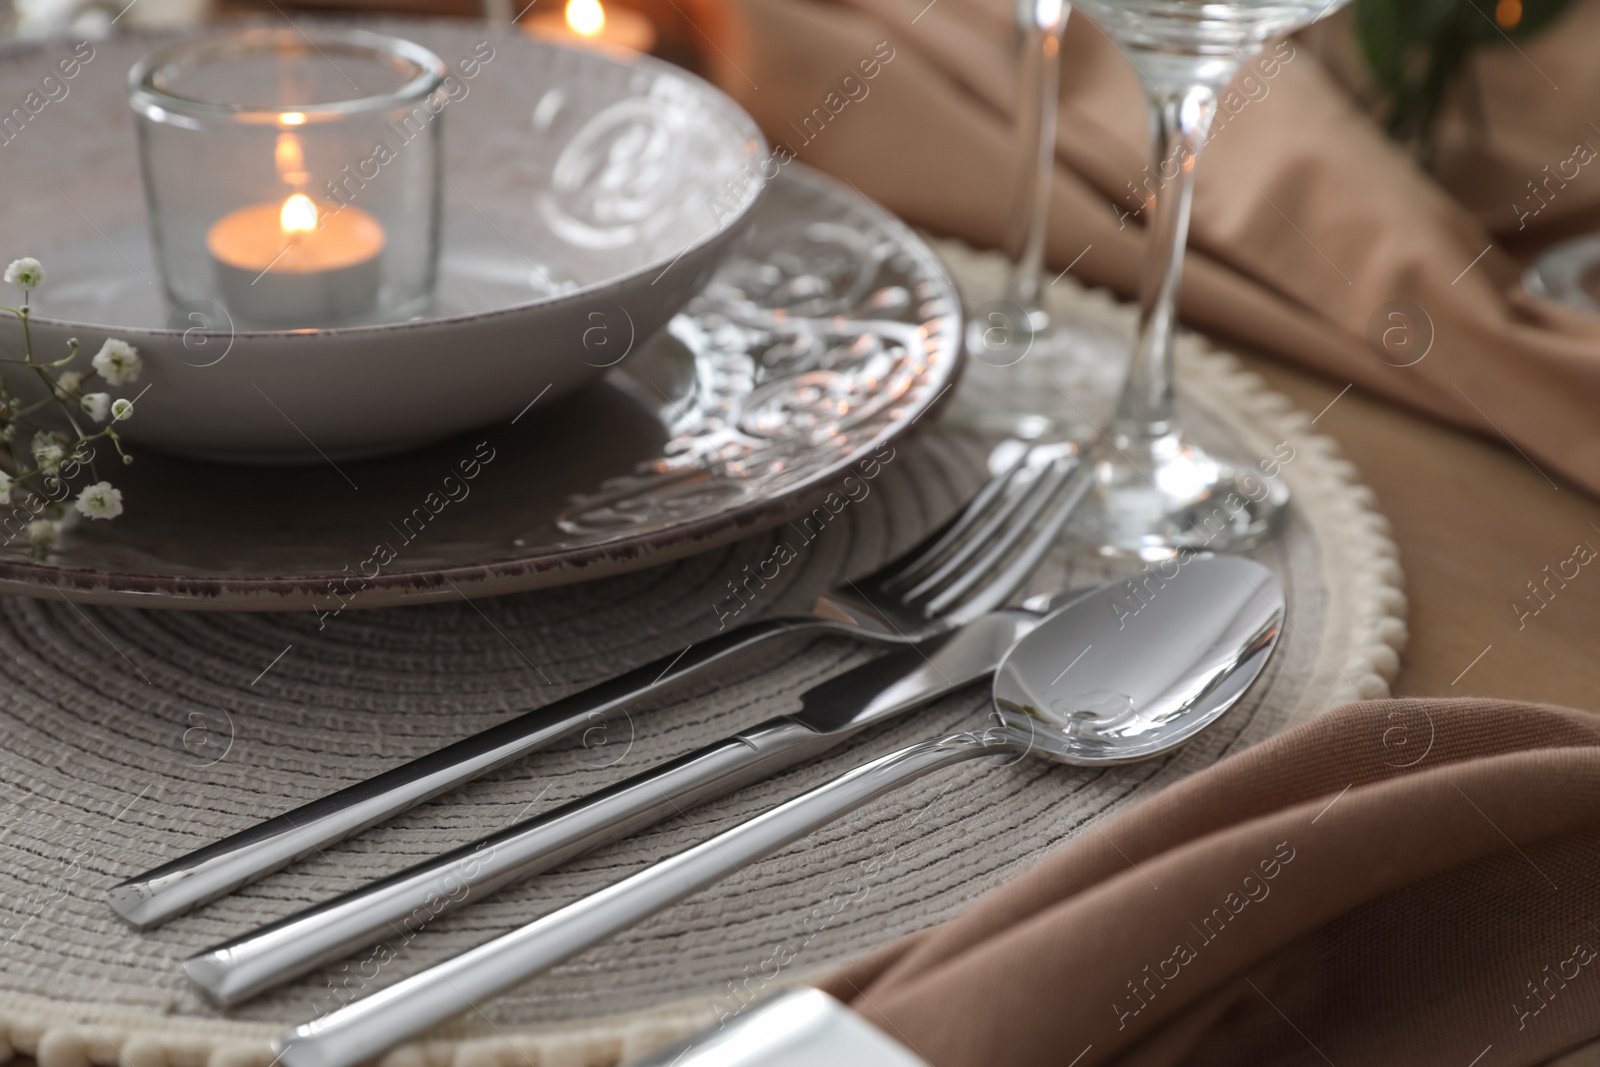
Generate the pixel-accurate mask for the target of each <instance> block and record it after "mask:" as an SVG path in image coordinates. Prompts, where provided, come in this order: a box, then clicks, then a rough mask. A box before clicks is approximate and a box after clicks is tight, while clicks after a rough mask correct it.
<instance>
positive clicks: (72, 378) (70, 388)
mask: <svg viewBox="0 0 1600 1067" xmlns="http://www.w3.org/2000/svg"><path fill="white" fill-rule="evenodd" d="M56 388H57V389H60V390H61V392H62V393H63V394H64V395H66V396H76V395H77V392H78V390H79V389H82V388H83V375H81V374H79V373H78V372H77V371H75V370H69V371H67V372H65V373H64V374H62V375H61V377H59V378H57V379H56Z"/></svg>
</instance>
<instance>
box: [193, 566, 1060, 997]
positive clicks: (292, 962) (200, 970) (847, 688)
mask: <svg viewBox="0 0 1600 1067" xmlns="http://www.w3.org/2000/svg"><path fill="white" fill-rule="evenodd" d="M1085 595H1087V594H1086V592H1085V591H1083V590H1074V591H1072V592H1069V593H1063V594H1060V595H1058V596H1056V597H1054V598H1050V599H1046V598H1043V597H1036V598H1034V599H1033V600H1030V601H1029V602H1028V606H1027V608H1025V609H1009V610H1004V611H997V612H992V613H990V614H988V615H984V616H981V617H979V618H978V619H976V620H974V621H972V622H970V623H968V624H967V625H965V626H963V627H961V628H960V629H958V630H956V631H954V632H953V633H950V634H947V635H945V636H943V637H940V638H936V639H934V640H932V641H928V642H925V643H924V644H922V645H920V646H914V647H911V648H903V649H899V650H896V651H894V652H890V653H888V654H887V655H883V656H879V657H878V658H877V659H874V660H870V661H868V662H867V663H864V664H862V665H861V666H859V667H856V668H854V669H853V670H850V671H847V672H845V673H844V674H841V675H838V676H836V677H834V678H830V679H829V680H827V681H825V682H822V683H821V684H819V685H816V686H813V687H812V688H811V689H809V690H807V691H806V692H805V693H804V694H803V695H802V696H801V709H800V710H799V711H798V712H795V713H794V714H791V715H780V716H778V717H776V718H773V719H769V720H767V721H766V722H763V723H760V724H758V725H756V726H752V727H750V728H749V729H747V730H742V731H740V732H739V733H737V734H734V735H733V736H731V737H727V738H724V739H723V740H721V741H716V742H713V743H712V744H710V745H708V746H706V747H705V748H702V749H700V750H698V751H696V752H691V753H689V754H687V755H684V756H680V757H678V758H677V759H674V760H670V761H668V762H666V763H663V764H660V765H659V766H656V767H653V768H651V769H650V770H648V771H644V772H642V773H640V774H637V775H634V776H633V777H632V778H629V779H626V780H625V781H622V782H618V783H617V784H615V785H613V786H610V787H608V788H606V789H603V790H601V791H600V792H598V793H595V794H592V795H590V796H587V797H581V798H579V799H577V800H574V801H572V802H571V803H568V804H566V805H563V806H562V807H559V808H556V809H555V810H553V811H550V812H547V813H545V814H543V815H540V816H538V817H537V818H533V819H529V820H526V821H524V822H521V823H517V824H515V825H513V826H510V827H507V828H506V829H504V830H501V831H500V832H498V833H496V834H493V835H490V836H488V837H485V838H482V839H480V840H478V841H474V842H472V843H471V844H467V845H463V846H462V847H460V848H458V849H456V850H454V851H452V852H448V853H446V854H445V855H443V856H440V857H438V858H437V859H433V860H429V861H426V862H424V863H421V864H418V865H416V866H414V867H411V868H409V869H407V870H404V871H400V872H399V873H397V874H394V875H391V876H389V877H388V878H385V879H382V880H381V881H377V882H373V883H371V884H369V885H367V886H364V887H362V888H360V889H356V890H353V891H351V892H349V893H346V894H344V895H343V896H339V897H336V898H334V899H333V900H330V901H328V902H326V903H324V904H319V905H316V906H313V907H311V908H307V909H305V910H304V911H301V912H298V913H297V914H294V915H291V916H288V917H287V918H284V919H280V920H279V921H277V922H275V923H271V924H269V925H267V926H263V927H260V928H258V929H256V930H253V931H251V932H249V933H247V934H244V935H242V936H240V937H238V938H235V939H233V940H231V941H228V942H225V943H223V944H220V945H214V946H212V947H211V948H208V949H205V950H204V951H202V952H199V953H197V954H196V955H194V956H191V957H190V958H189V959H187V960H185V961H184V964H183V968H184V970H185V971H186V972H187V973H188V975H189V977H190V978H191V979H192V980H193V981H194V983H195V984H196V985H197V986H199V988H200V989H201V990H202V991H203V992H205V993H206V995H207V996H209V997H210V998H211V999H213V1000H215V1001H216V1002H217V1003H219V1004H222V1005H225V1006H226V1005H233V1004H237V1003H239V1002H241V1001H243V1000H246V999H248V998H250V997H252V996H255V995H257V994H259V993H262V992H265V991H266V990H269V989H272V988H274V987H276V986H278V985H281V984H282V983H284V982H286V981H288V980H290V979H292V978H295V977H297V976H299V975H302V974H305V973H306V972H307V971H310V970H313V969H315V968H317V967H319V966H322V965H323V964H326V963H331V962H333V961H336V960H339V959H342V958H344V957H346V956H348V955H350V954H351V953H354V952H356V951H359V950H360V949H362V948H364V947H366V946H368V945H372V944H376V943H378V942H380V941H388V940H390V939H393V938H396V937H397V936H398V937H400V938H402V939H408V938H409V937H410V936H412V935H413V934H414V933H415V932H416V931H417V930H419V929H421V927H422V926H424V925H426V923H428V922H430V921H432V920H433V919H434V918H436V917H437V916H439V915H442V914H444V913H445V912H447V911H450V910H452V909H454V908H457V907H460V906H461V905H463V904H465V903H467V902H468V901H471V900H477V899H479V898H481V897H484V896H487V895H488V894H490V893H492V892H494V891H495V890H496V889H499V888H501V887H502V886H505V885H508V884H510V883H512V882H516V881H521V880H522V879H524V878H529V877H532V876H533V875H535V874H538V873H540V872H542V871H546V870H549V869H550V868H552V867H555V866H557V865H558V864H561V863H564V862H565V861H567V860H569V859H571V858H572V857H574V856H577V855H579V854H580V853H583V852H587V851H589V850H590V849H593V848H598V847H599V846H600V845H603V844H606V843H608V842H611V841H615V840H618V839H620V838H623V837H626V836H628V835H630V834H633V833H635V832H637V831H639V830H641V829H644V828H645V827H647V826H651V825H654V824H655V823H658V822H661V821H662V820H664V819H666V818H668V817H670V816H672V815H675V814H677V813H679V812H680V811H683V810H685V809H687V808H689V807H691V806H693V805H695V804H700V803H703V802H705V801H707V800H711V799H713V798H716V797H719V796H723V795H725V794H728V793H731V792H734V791H735V790H737V789H740V788H742V787H744V786H746V785H749V784H751V783H753V782H756V781H759V780H761V779H762V778H765V777H767V776H769V775H772V774H775V773H777V772H778V771H780V770H783V769H785V768H787V767H791V766H794V765H795V764H798V763H801V762H804V761H805V760H807V759H810V758H811V757H813V756H815V755H817V754H818V753H820V752H823V751H826V750H827V749H830V748H833V747H834V746H836V745H839V744H841V743H842V742H844V741H845V740H846V739H848V738H850V737H852V736H854V735H855V734H857V733H860V732H861V731H862V730H865V729H866V728H867V727H869V726H872V725H874V724H876V723H880V722H883V721H884V720H886V719H888V718H891V717H892V716H895V715H898V714H900V713H901V712H904V711H908V710H910V709H912V708H915V707H917V706H919V705H921V704H926V703H928V702H929V701H931V700H934V699H936V698H937V697H939V696H942V695H944V694H945V693H949V692H954V691H955V690H956V689H958V688H960V687H961V686H964V685H968V684H970V683H972V682H975V681H978V680H979V679H981V678H984V677H987V676H988V675H989V674H991V673H993V671H994V670H995V668H996V667H997V666H998V665H999V663H1000V661H1001V659H1002V658H1004V656H1005V654H1006V652H1007V651H1008V650H1009V649H1010V648H1011V646H1012V645H1013V644H1015V643H1016V642H1017V641H1018V640H1020V639H1021V638H1022V637H1024V636H1025V635H1026V634H1027V633H1028V632H1029V631H1031V630H1032V629H1033V628H1034V627H1035V626H1036V625H1038V622H1039V620H1040V619H1041V618H1042V617H1043V615H1044V614H1047V613H1048V612H1050V611H1053V610H1055V609H1057V608H1060V607H1064V606H1065V605H1067V604H1070V603H1072V602H1073V601H1075V600H1077V599H1079V598H1080V597H1082V596H1085Z"/></svg>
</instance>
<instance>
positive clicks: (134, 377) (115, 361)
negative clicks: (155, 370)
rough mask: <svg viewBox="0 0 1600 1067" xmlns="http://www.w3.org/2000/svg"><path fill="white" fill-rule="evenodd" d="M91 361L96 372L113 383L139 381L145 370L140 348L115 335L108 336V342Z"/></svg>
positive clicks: (120, 383)
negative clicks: (120, 339)
mask: <svg viewBox="0 0 1600 1067" xmlns="http://www.w3.org/2000/svg"><path fill="white" fill-rule="evenodd" d="M89 362H90V363H91V364H92V365H93V366H94V369H95V372H96V373H98V374H99V375H100V377H102V378H104V379H105V380H106V381H107V382H109V383H111V384H112V385H122V384H123V383H124V382H134V381H138V380H139V374H140V372H141V371H143V370H144V361H143V360H141V359H140V358H139V350H138V349H137V348H134V347H133V346H132V345H130V344H129V343H128V342H126V341H119V340H117V339H116V338H115V337H108V338H106V343H105V344H103V345H101V346H100V351H98V352H96V353H95V354H94V359H92V360H90V361H89Z"/></svg>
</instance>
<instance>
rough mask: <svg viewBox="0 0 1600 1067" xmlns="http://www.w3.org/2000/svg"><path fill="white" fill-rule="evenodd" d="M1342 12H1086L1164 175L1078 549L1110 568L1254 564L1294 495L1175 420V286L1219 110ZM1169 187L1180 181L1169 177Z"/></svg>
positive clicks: (1174, 4) (1333, 0) (1169, 3)
mask: <svg viewBox="0 0 1600 1067" xmlns="http://www.w3.org/2000/svg"><path fill="white" fill-rule="evenodd" d="M1343 2H1344V0H1077V5H1076V6H1077V8H1078V10H1079V12H1080V13H1081V14H1083V15H1085V16H1087V17H1089V18H1091V19H1093V20H1094V22H1095V23H1096V24H1097V25H1098V26H1099V27H1100V29H1101V30H1103V31H1104V32H1105V34H1106V36H1108V37H1109V38H1111V40H1113V41H1114V42H1116V44H1117V46H1118V47H1119V48H1120V49H1122V52H1123V54H1124V55H1125V56H1127V58H1128V60H1129V61H1130V62H1131V63H1132V64H1133V66H1134V69H1135V70H1137V71H1138V72H1139V75H1140V78H1141V80H1142V81H1143V82H1144V87H1145V92H1146V96H1147V97H1148V100H1149V103H1150V111H1151V119H1152V121H1151V131H1152V139H1153V141H1154V150H1155V166H1154V167H1153V168H1152V172H1153V173H1154V175H1155V176H1156V177H1155V179H1154V180H1153V181H1147V183H1146V186H1145V191H1146V196H1147V202H1146V210H1145V213H1144V214H1145V218H1146V220H1147V222H1146V226H1147V230H1146V235H1147V238H1148V242H1149V243H1148V245H1147V247H1146V251H1145V258H1144V263H1143V266H1142V268H1141V272H1140V279H1139V326H1138V333H1137V334H1136V336H1135V339H1134V343H1133V353H1132V356H1131V358H1130V360H1129V364H1128V375H1127V379H1126V381H1125V382H1124V384H1123V388H1122V394H1121V397H1120V399H1119V400H1118V402H1117V407H1116V410H1115V413H1114V414H1113V415H1112V417H1111V420H1110V423H1109V424H1108V425H1107V426H1106V427H1104V432H1103V433H1102V434H1100V435H1099V438H1098V439H1097V441H1096V443H1095V447H1094V458H1095V479H1096V485H1095V488H1094V491H1093V492H1092V493H1091V494H1090V495H1089V497H1088V498H1087V499H1086V501H1085V504H1084V507H1083V508H1082V509H1081V510H1080V511H1079V513H1078V515H1077V516H1075V517H1074V520H1073V524H1072V526H1071V528H1070V529H1069V534H1068V535H1069V536H1070V537H1071V538H1072V539H1073V540H1074V541H1076V542H1078V543H1079V544H1082V545H1085V546H1088V547H1090V548H1092V549H1093V550H1095V551H1098V552H1099V553H1101V554H1103V555H1108V556H1133V557H1137V558H1140V559H1146V560H1161V559H1170V558H1172V557H1174V556H1176V555H1178V554H1179V553H1181V552H1183V551H1186V550H1200V549H1209V550H1212V551H1222V552H1226V551H1247V550H1249V549H1250V548H1253V547H1254V546H1256V545H1257V544H1259V543H1261V541H1263V540H1264V539H1266V538H1268V537H1270V536H1271V535H1272V534H1273V533H1274V532H1275V531H1276V529H1277V527H1278V525H1279V522H1280V520H1281V518H1282V515H1283V510H1284V506H1285V505H1286V504H1287V503H1288V499H1289V494H1288V491H1287V490H1286V489H1285V488H1284V487H1283V485H1282V484H1281V483H1280V482H1278V481H1277V480H1276V479H1274V478H1269V477H1267V476H1266V475H1264V474H1262V473H1259V472H1258V471H1257V470H1255V469H1254V468H1252V467H1249V466H1244V467H1241V466H1235V465H1233V464H1230V463H1227V462H1225V461H1222V460H1219V459H1216V458H1214V457H1213V456H1211V455H1210V454H1209V453H1207V452H1206V451H1205V450H1204V449H1202V448H1200V447H1199V446H1198V445H1196V444H1194V443H1193V442H1192V441H1190V440H1189V439H1188V438H1187V436H1186V435H1185V434H1184V432H1183V430H1182V428H1181V427H1180V426H1179V424H1178V419H1177V417H1176V414H1175V412H1174V410H1173V390H1172V348H1173V341H1174V339H1175V336H1176V331H1177V306H1176V305H1177V295H1178V280H1179V277H1180V275H1181V273H1182V268H1183V250H1184V246H1185V243H1186V241H1187V238H1188V232H1189V207H1190V201H1191V199H1192V196H1193V192H1194V167H1195V161H1196V159H1197V158H1198V157H1199V155H1200V149H1201V148H1202V147H1204V145H1205V140H1206V133H1207V131H1208V130H1209V128H1210V126H1211V119H1212V116H1213V115H1214V114H1215V113H1216V107H1217V97H1218V95H1219V94H1220V93H1221V92H1222V91H1223V89H1224V88H1226V86H1227V84H1228V83H1229V82H1230V81H1231V80H1232V79H1233V76H1234V75H1235V74H1236V73H1237V72H1238V70H1239V68H1240V66H1241V65H1243V64H1244V63H1245V62H1246V61H1248V60H1249V59H1250V58H1251V57H1253V56H1254V55H1256V54H1257V53H1259V52H1260V51H1261V50H1262V48H1263V47H1264V46H1265V45H1266V43H1267V42H1268V41H1271V40H1272V39H1274V38H1276V37H1280V36H1283V35H1284V34H1287V33H1290V32H1292V31H1294V30H1296V29H1299V28H1300V27H1302V26H1305V25H1307V24H1309V23H1311V22H1314V21H1315V20H1316V19H1318V18H1321V17H1322V16H1323V15H1325V14H1327V13H1328V12H1329V11H1331V10H1333V9H1334V8H1336V7H1338V6H1340V4H1342V3H1343ZM1168 175H1171V177H1170V178H1168Z"/></svg>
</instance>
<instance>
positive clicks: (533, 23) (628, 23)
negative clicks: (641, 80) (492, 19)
mask: <svg viewBox="0 0 1600 1067" xmlns="http://www.w3.org/2000/svg"><path fill="white" fill-rule="evenodd" d="M522 28H523V29H525V30H526V31H527V32H528V33H530V34H532V35H533V36H535V37H542V38H544V39H546V40H550V41H556V42H558V43H561V44H577V45H585V46H588V47H594V48H606V49H612V50H615V51H620V52H649V51H651V50H652V49H654V48H655V46H656V31H655V27H654V26H652V25H651V23H650V20H649V19H647V18H645V16H644V15H642V14H640V13H639V12H637V11H634V10H632V9H631V8H625V7H620V6H617V5H615V4H613V5H612V6H611V7H605V6H604V5H603V4H602V3H601V0H567V5H566V8H565V9H564V10H562V11H560V12H556V11H541V12H537V13H534V14H531V15H528V16H527V17H526V18H524V19H523V20H522Z"/></svg>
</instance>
